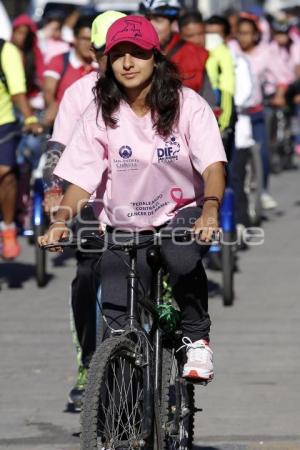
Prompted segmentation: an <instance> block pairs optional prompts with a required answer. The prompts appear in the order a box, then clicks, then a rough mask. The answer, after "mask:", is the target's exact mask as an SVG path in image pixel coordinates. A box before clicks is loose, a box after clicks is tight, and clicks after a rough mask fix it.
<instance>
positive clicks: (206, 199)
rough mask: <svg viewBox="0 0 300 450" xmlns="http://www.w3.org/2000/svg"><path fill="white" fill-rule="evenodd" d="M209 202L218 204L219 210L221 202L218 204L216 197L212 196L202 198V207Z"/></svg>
mask: <svg viewBox="0 0 300 450" xmlns="http://www.w3.org/2000/svg"><path fill="white" fill-rule="evenodd" d="M209 201H214V202H217V203H218V208H220V206H221V202H220V200H219V198H218V197H215V196H214V195H210V196H208V197H204V199H203V200H202V204H203V205H204V203H205V202H209Z"/></svg>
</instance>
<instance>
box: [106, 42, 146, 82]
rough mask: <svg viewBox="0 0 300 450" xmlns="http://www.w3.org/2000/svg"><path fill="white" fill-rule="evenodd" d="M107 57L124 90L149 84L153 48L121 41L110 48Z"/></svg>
mask: <svg viewBox="0 0 300 450" xmlns="http://www.w3.org/2000/svg"><path fill="white" fill-rule="evenodd" d="M109 57H110V61H111V66H112V70H113V73H114V75H115V77H116V80H117V81H118V82H119V83H120V84H121V85H122V86H123V87H124V88H125V90H128V91H130V90H133V89H135V90H136V89H144V88H146V87H147V86H148V85H150V83H151V79H152V75H153V71H154V64H155V63H154V55H153V50H143V49H142V48H140V47H138V46H137V45H134V44H131V43H130V42H123V43H121V44H118V45H116V46H115V47H114V48H113V49H112V50H111V52H110V55H109Z"/></svg>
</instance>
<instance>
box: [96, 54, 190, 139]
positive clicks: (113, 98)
mask: <svg viewBox="0 0 300 450" xmlns="http://www.w3.org/2000/svg"><path fill="white" fill-rule="evenodd" d="M154 60H155V69H154V73H153V78H152V84H151V89H150V91H149V93H148V94H147V97H146V106H148V107H149V108H150V110H151V117H152V121H153V127H154V128H155V130H156V131H157V133H158V134H159V135H160V136H162V137H164V138H166V137H168V136H169V135H170V134H171V133H172V131H173V129H174V127H175V126H176V125H177V122H178V119H179V108H180V98H179V96H180V89H181V86H182V83H181V80H180V76H179V73H178V70H177V67H176V66H175V64H173V63H172V62H170V61H168V60H167V59H166V57H165V56H164V55H162V54H161V53H160V52H158V51H157V50H154ZM93 92H94V97H95V101H96V104H97V116H98V115H99V113H100V109H101V112H102V117H103V120H104V123H105V125H106V126H108V127H110V128H116V127H117V124H118V120H117V118H116V117H115V116H114V113H115V112H116V111H118V109H119V106H120V102H121V100H125V101H126V95H125V93H124V91H123V88H122V86H121V85H120V84H119V83H118V82H117V80H116V78H115V76H114V73H113V70H112V67H111V63H110V60H109V58H108V62H107V69H106V72H105V73H104V74H103V75H102V76H101V77H100V78H99V79H98V81H97V83H96V86H95V87H94V89H93Z"/></svg>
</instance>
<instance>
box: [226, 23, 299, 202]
mask: <svg viewBox="0 0 300 450" xmlns="http://www.w3.org/2000/svg"><path fill="white" fill-rule="evenodd" d="M230 45H231V47H232V49H233V51H234V52H237V53H238V54H242V55H243V56H245V57H246V58H247V59H248V61H249V63H250V66H251V70H252V72H253V74H254V76H255V78H256V80H257V82H256V83H255V86H254V91H253V98H252V100H253V101H252V104H253V106H252V107H251V108H249V110H248V112H249V115H250V118H251V122H252V128H253V137H254V139H255V141H256V142H258V143H259V144H260V150H261V157H262V165H263V175H264V186H263V187H264V192H263V194H262V198H261V200H262V205H263V207H264V208H265V209H273V208H275V207H276V206H277V202H276V201H275V200H274V199H273V198H272V197H271V195H270V193H269V174H270V155H269V149H268V139H267V130H266V125H265V116H264V105H263V99H264V95H265V96H267V97H269V98H271V100H270V102H271V103H272V104H273V105H275V106H282V105H283V104H284V103H285V98H284V94H285V90H286V88H287V86H288V84H289V77H290V76H289V71H288V70H287V69H286V68H285V67H283V65H282V63H281V59H280V55H279V54H278V52H277V51H272V49H271V47H270V45H268V44H265V43H260V30H259V25H258V22H257V20H256V19H255V16H252V15H248V14H244V15H243V16H242V17H241V18H240V20H239V23H238V33H237V41H236V42H232V41H231V43H230Z"/></svg>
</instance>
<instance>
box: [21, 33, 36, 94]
mask: <svg viewBox="0 0 300 450" xmlns="http://www.w3.org/2000/svg"><path fill="white" fill-rule="evenodd" d="M35 41H36V36H35V34H34V33H33V32H32V31H30V30H29V31H28V34H27V36H26V39H25V42H24V45H23V52H24V69H25V79H26V86H27V91H28V92H30V91H32V90H34V89H36V88H37V81H36V55H35V52H34V47H35V45H36V44H35Z"/></svg>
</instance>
